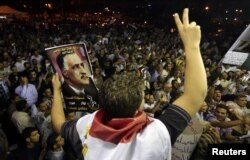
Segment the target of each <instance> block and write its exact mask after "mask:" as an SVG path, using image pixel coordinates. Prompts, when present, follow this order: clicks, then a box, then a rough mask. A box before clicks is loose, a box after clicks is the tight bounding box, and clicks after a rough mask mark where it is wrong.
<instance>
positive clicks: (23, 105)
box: [16, 99, 27, 111]
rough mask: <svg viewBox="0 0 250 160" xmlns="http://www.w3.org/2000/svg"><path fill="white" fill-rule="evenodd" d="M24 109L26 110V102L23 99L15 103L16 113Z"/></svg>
mask: <svg viewBox="0 0 250 160" xmlns="http://www.w3.org/2000/svg"><path fill="white" fill-rule="evenodd" d="M25 108H27V102H26V100H24V99H21V100H19V101H17V102H16V110H17V111H23V110H24V109H25Z"/></svg>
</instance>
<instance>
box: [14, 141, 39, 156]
mask: <svg viewBox="0 0 250 160" xmlns="http://www.w3.org/2000/svg"><path fill="white" fill-rule="evenodd" d="M41 151H42V146H41V145H40V144H36V145H35V147H34V148H27V147H23V148H19V149H18V150H17V153H15V156H13V157H11V158H10V159H13V160H38V159H39V156H40V153H41Z"/></svg>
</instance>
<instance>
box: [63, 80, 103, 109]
mask: <svg viewBox="0 0 250 160" xmlns="http://www.w3.org/2000/svg"><path fill="white" fill-rule="evenodd" d="M89 82H90V84H89V85H86V87H84V93H80V94H77V93H76V92H75V91H74V90H73V89H72V88H71V87H70V86H69V85H68V84H67V83H63V84H62V93H63V97H64V101H65V104H66V108H68V109H69V110H78V111H90V112H93V111H95V110H96V109H98V106H99V105H98V90H97V88H96V86H95V84H94V82H93V80H92V79H91V78H89ZM83 107H85V108H83ZM86 107H87V110H86ZM81 108H82V109H81Z"/></svg>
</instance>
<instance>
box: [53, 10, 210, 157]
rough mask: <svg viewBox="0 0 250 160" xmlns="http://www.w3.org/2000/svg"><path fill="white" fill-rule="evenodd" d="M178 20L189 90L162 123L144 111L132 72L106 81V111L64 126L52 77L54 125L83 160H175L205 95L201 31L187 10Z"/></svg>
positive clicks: (138, 83) (102, 101)
mask: <svg viewBox="0 0 250 160" xmlns="http://www.w3.org/2000/svg"><path fill="white" fill-rule="evenodd" d="M174 18H175V21H176V24H177V28H178V30H179V33H180V36H181V39H182V42H183V44H184V48H185V53H186V64H187V65H186V74H185V75H186V76H185V84H184V87H185V90H184V93H183V95H182V96H181V97H179V98H178V99H177V100H176V101H174V103H173V105H172V106H169V107H168V109H166V111H165V112H164V114H163V115H162V116H160V117H159V120H157V119H153V118H149V117H148V116H146V114H145V112H143V111H142V109H143V105H144V83H143V81H142V80H141V79H139V78H138V76H136V75H135V74H133V73H124V74H120V75H117V76H114V77H113V78H112V79H108V80H106V81H105V82H104V84H103V87H102V88H101V89H100V104H101V106H102V107H103V109H100V110H98V111H97V112H95V113H93V114H89V115H86V116H84V117H82V118H81V119H79V120H78V121H73V122H72V121H71V122H65V121H66V120H65V116H64V112H63V105H62V98H61V96H60V88H61V83H60V81H59V78H58V75H55V76H54V77H53V80H52V82H53V88H54V99H53V107H52V112H51V115H52V122H53V126H54V129H55V131H56V132H58V133H61V134H62V137H63V138H65V142H66V145H70V146H72V150H73V152H74V153H75V155H76V156H77V157H78V158H79V159H82V158H83V157H84V159H98V157H100V156H105V158H106V159H171V144H173V143H174V142H175V140H176V138H177V136H178V135H179V134H180V133H181V132H182V131H183V130H184V128H185V127H186V126H187V124H188V122H189V121H190V119H191V117H193V116H194V115H195V113H196V112H197V111H198V109H199V108H200V105H201V104H202V102H203V101H204V99H205V96H206V92H207V84H206V83H207V81H206V74H205V69H204V65H203V62H202V58H201V55H200V49H199V44H200V39H201V32H200V27H199V26H197V25H196V23H195V22H192V23H189V20H188V9H185V10H184V12H183V22H181V20H180V19H179V16H178V14H175V15H174ZM193 83H195V84H196V85H195V86H194V85H193ZM76 122H77V123H76ZM164 125H165V126H164ZM152 135H158V136H153V137H152ZM152 145H153V146H154V147H151V146H152ZM149 148H150V149H149ZM141 150H143V152H141ZM97 153H98V154H97ZM102 158H104V157H102ZM105 158H104V159H105Z"/></svg>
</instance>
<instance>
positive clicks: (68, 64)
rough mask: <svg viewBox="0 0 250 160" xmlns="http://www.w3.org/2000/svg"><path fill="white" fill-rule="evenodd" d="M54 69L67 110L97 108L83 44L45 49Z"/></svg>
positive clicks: (88, 63)
mask: <svg viewBox="0 0 250 160" xmlns="http://www.w3.org/2000/svg"><path fill="white" fill-rule="evenodd" d="M45 51H46V53H47V55H48V57H49V59H50V61H51V63H52V66H53V68H54V71H55V72H57V73H58V74H59V76H60V79H61V83H62V86H61V88H62V94H63V98H64V102H65V106H66V109H67V110H73V111H87V112H93V111H95V110H97V109H98V108H99V105H98V91H97V88H96V86H95V84H94V82H93V79H92V77H93V71H92V68H91V64H90V61H89V57H88V53H87V50H86V46H85V45H84V44H82V43H81V44H70V45H63V46H56V47H52V48H46V49H45Z"/></svg>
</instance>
